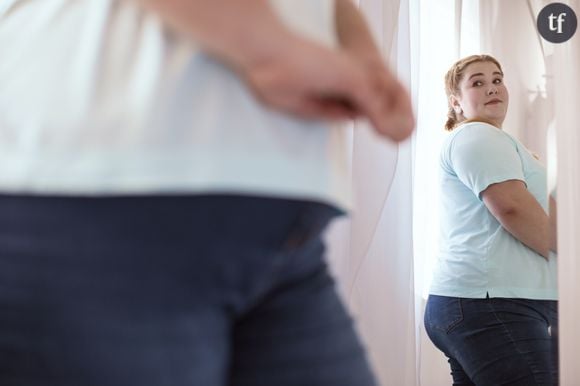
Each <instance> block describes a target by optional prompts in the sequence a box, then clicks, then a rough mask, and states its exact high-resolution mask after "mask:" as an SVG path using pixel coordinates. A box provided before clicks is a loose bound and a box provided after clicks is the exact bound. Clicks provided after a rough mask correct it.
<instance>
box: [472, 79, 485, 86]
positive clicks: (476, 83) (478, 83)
mask: <svg viewBox="0 0 580 386" xmlns="http://www.w3.org/2000/svg"><path fill="white" fill-rule="evenodd" d="M482 84H483V82H482V81H480V80H478V81H475V82H473V85H474V86H481V85H482Z"/></svg>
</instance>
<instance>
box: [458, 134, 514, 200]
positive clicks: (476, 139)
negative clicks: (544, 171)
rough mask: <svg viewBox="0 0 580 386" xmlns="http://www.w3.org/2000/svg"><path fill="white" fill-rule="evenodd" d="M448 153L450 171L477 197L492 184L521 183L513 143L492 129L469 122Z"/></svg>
mask: <svg viewBox="0 0 580 386" xmlns="http://www.w3.org/2000/svg"><path fill="white" fill-rule="evenodd" d="M448 150H449V154H448V155H449V158H448V159H449V161H450V166H451V169H452V170H453V172H454V173H455V174H456V175H457V177H458V178H459V180H460V181H461V182H462V183H463V184H464V185H465V186H467V187H468V188H469V189H470V190H471V191H472V192H473V194H475V195H476V196H477V197H478V198H481V197H480V194H481V192H483V191H484V190H485V189H487V187H489V186H490V185H492V184H496V183H500V182H504V181H508V180H521V181H523V182H525V179H524V171H523V165H522V161H521V159H520V156H519V154H518V150H517V146H516V144H515V143H514V142H513V141H512V139H511V138H510V137H509V136H508V135H507V134H505V133H503V132H502V131H501V130H499V129H497V128H496V127H494V126H491V125H488V124H484V123H473V124H470V125H467V126H466V127H463V128H462V129H461V132H458V133H457V135H455V137H454V138H453V140H452V141H451V142H450V144H449V149H448Z"/></svg>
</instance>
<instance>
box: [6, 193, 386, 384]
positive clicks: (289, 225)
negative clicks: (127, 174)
mask: <svg viewBox="0 0 580 386" xmlns="http://www.w3.org/2000/svg"><path fill="white" fill-rule="evenodd" d="M337 214H338V212H337V211H336V210H335V209H333V208H331V207H329V206H325V205H322V204H315V203H309V202H300V201H289V200H278V199H265V198H251V197H236V196H200V197H125V198H121V197H117V198H64V197H15V196H0V385H3V386H226V385H229V386H290V385H293V386H323V385H328V386H371V385H375V382H374V379H373V376H372V375H371V372H370V370H369V367H368V365H367V361H366V358H365V355H364V352H363V349H362V347H361V344H360V342H359V340H358V338H357V336H356V334H355V332H354V329H353V323H352V320H351V318H350V317H349V316H348V315H347V312H346V311H345V308H344V307H343V305H342V304H341V302H340V300H339V298H338V297H337V294H336V291H335V288H334V283H333V280H332V279H331V277H330V276H329V274H328V271H327V267H326V265H325V263H324V261H323V258H322V255H323V244H322V241H321V237H320V235H321V232H322V230H323V229H324V228H325V226H326V225H327V223H328V222H329V221H330V219H331V218H332V217H334V216H336V215H337Z"/></svg>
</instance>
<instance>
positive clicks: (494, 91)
mask: <svg viewBox="0 0 580 386" xmlns="http://www.w3.org/2000/svg"><path fill="white" fill-rule="evenodd" d="M493 94H497V87H495V86H492V87H490V88H489V89H488V90H487V95H493Z"/></svg>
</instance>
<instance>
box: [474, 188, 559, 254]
mask: <svg viewBox="0 0 580 386" xmlns="http://www.w3.org/2000/svg"><path fill="white" fill-rule="evenodd" d="M481 195H482V199H483V202H484V204H485V205H486V206H487V208H488V209H489V211H490V212H491V213H492V214H493V216H494V217H495V218H496V219H497V220H498V221H499V222H500V223H501V225H502V226H503V227H504V228H505V229H506V230H507V231H508V232H509V233H511V234H512V235H513V236H514V237H515V238H517V239H518V240H520V241H521V242H522V243H524V244H525V245H527V246H528V247H529V248H531V249H533V250H534V251H536V252H537V253H539V254H540V255H542V256H543V257H545V258H546V259H547V258H548V251H549V249H550V220H549V218H548V215H547V214H546V212H544V209H543V208H542V206H541V205H540V204H539V203H538V201H537V200H536V199H535V198H534V196H533V195H532V194H531V193H530V192H529V191H528V190H527V188H526V186H525V184H524V183H523V182H522V181H519V180H510V181H505V182H500V183H498V184H493V185H490V186H489V187H488V188H487V189H486V190H484V191H483V192H482V194H481Z"/></svg>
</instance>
